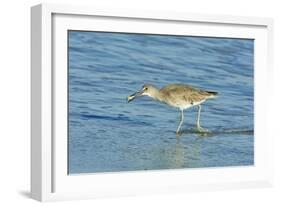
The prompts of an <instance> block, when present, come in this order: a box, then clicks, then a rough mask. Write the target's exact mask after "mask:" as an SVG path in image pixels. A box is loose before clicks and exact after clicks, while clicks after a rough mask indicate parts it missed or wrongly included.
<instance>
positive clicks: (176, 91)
mask: <svg viewBox="0 0 281 206" xmlns="http://www.w3.org/2000/svg"><path fill="white" fill-rule="evenodd" d="M217 95H218V93H217V92H212V91H204V90H201V89H198V88H194V87H192V86H189V85H185V84H169V85H167V86H165V87H163V88H162V89H158V88H156V87H155V86H152V85H149V84H145V85H143V87H142V88H141V90H140V91H137V92H136V93H134V94H132V95H130V96H128V102H130V101H132V100H133V99H135V98H136V97H140V96H149V97H151V98H152V99H154V100H156V101H159V102H163V103H166V104H168V105H170V106H172V107H176V108H178V109H180V111H181V118H180V123H179V125H178V128H177V131H176V133H177V134H179V131H180V128H181V126H182V123H183V119H184V113H183V111H184V110H185V109H188V108H190V107H193V106H198V116H197V122H196V125H197V129H198V131H199V132H207V131H208V130H206V129H203V128H202V127H201V126H200V113H201V104H202V103H203V102H205V101H206V100H207V99H210V98H214V97H216V96H217Z"/></svg>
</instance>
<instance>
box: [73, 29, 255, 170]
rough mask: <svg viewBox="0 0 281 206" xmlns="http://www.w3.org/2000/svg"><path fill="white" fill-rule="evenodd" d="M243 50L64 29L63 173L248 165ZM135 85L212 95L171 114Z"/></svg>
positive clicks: (248, 68)
mask: <svg viewBox="0 0 281 206" xmlns="http://www.w3.org/2000/svg"><path fill="white" fill-rule="evenodd" d="M253 47H254V41H253V40H249V39H228V38H206V37H188V36H185V37H183V36H167V35H144V34H122V33H104V32H81V31H69V173H70V174H73V173H93V172H109V171H131V170H151V169H175V168H197V167H216V166H220V167H221V166H241V165H253V163H254V136H253ZM144 83H150V84H153V85H155V86H157V87H159V88H161V87H163V86H165V85H167V84H170V83H185V84H190V85H193V86H196V87H199V88H202V89H207V90H211V91H217V92H219V97H218V98H216V99H212V100H208V101H206V102H205V103H203V105H202V112H201V125H202V126H203V127H205V128H208V129H209V130H211V131H212V134H211V135H207V136H202V135H200V134H199V133H197V132H196V131H195V130H194V128H195V122H196V115H197V108H196V107H194V108H191V109H188V110H186V111H185V121H184V124H183V127H182V129H183V134H182V135H181V136H179V137H177V136H176V134H175V130H176V128H177V125H178V123H179V117H180V112H179V110H177V109H175V108H171V107H169V106H167V105H164V104H161V103H159V102H155V101H152V100H151V99H149V98H148V97H142V98H139V99H136V100H135V101H132V102H131V103H127V102H126V97H127V96H128V95H130V94H131V93H133V92H135V91H136V90H138V89H140V87H141V86H142V85H143V84H144Z"/></svg>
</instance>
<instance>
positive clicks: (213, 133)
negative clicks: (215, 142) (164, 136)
mask: <svg viewBox="0 0 281 206" xmlns="http://www.w3.org/2000/svg"><path fill="white" fill-rule="evenodd" d="M183 134H197V135H199V136H204V137H212V136H217V135H253V134H254V130H252V129H221V130H208V131H206V132H200V131H198V130H197V129H187V130H182V131H181V132H180V135H183Z"/></svg>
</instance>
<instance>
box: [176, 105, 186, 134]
mask: <svg viewBox="0 0 281 206" xmlns="http://www.w3.org/2000/svg"><path fill="white" fill-rule="evenodd" d="M183 118H184V115H183V110H181V120H180V124H179V126H178V128H177V132H176V133H177V134H178V133H179V131H180V128H181V125H182V123H183Z"/></svg>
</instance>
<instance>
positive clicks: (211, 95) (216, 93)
mask: <svg viewBox="0 0 281 206" xmlns="http://www.w3.org/2000/svg"><path fill="white" fill-rule="evenodd" d="M206 92H207V93H208V94H209V98H215V97H217V96H218V95H219V93H218V92H212V91H206Z"/></svg>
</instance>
